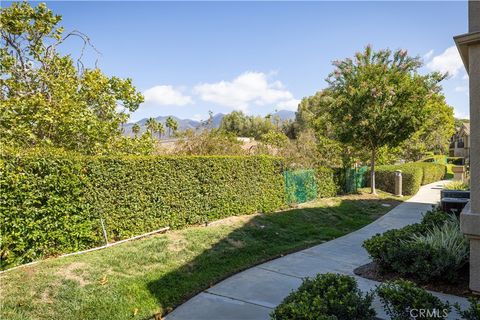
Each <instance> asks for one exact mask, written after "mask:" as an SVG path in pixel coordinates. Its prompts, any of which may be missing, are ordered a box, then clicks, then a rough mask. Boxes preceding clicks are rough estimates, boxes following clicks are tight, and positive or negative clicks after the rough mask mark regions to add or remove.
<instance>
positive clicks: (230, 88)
mask: <svg viewBox="0 0 480 320" xmlns="http://www.w3.org/2000/svg"><path fill="white" fill-rule="evenodd" d="M194 92H195V93H197V94H198V95H199V96H200V98H201V99H202V100H204V101H208V102H213V103H216V104H219V105H222V106H226V107H229V108H232V109H238V110H242V111H247V110H248V108H249V107H250V106H251V105H252V104H254V105H260V106H263V105H274V106H277V107H278V108H282V109H289V110H296V108H297V104H298V102H299V100H296V99H295V97H294V96H293V94H292V93H291V92H290V91H288V90H286V89H285V86H284V85H283V83H281V82H280V81H273V82H270V81H269V76H268V75H266V74H265V73H262V72H245V73H243V74H241V75H239V76H238V77H236V78H235V79H233V80H232V81H220V82H215V83H201V84H199V85H197V86H195V88H194Z"/></svg>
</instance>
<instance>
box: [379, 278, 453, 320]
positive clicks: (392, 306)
mask: <svg viewBox="0 0 480 320" xmlns="http://www.w3.org/2000/svg"><path fill="white" fill-rule="evenodd" d="M377 294H378V296H379V298H380V301H381V302H382V304H383V306H384V309H385V312H386V313H387V315H388V316H389V317H390V319H392V320H411V319H439V318H441V319H443V318H446V316H447V315H448V314H449V312H450V309H451V307H450V306H449V305H448V303H444V302H442V301H441V300H440V299H439V298H437V297H435V296H434V295H432V294H431V293H429V292H428V291H426V290H425V289H422V288H419V287H417V286H416V285H415V284H414V283H413V282H410V281H407V280H396V281H391V282H386V283H383V284H381V285H380V286H378V288H377Z"/></svg>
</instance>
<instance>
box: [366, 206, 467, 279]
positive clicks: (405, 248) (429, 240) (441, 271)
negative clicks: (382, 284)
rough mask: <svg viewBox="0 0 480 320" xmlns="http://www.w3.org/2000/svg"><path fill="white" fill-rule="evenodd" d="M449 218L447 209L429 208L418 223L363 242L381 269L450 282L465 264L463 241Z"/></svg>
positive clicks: (414, 277)
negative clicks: (445, 211) (445, 210)
mask: <svg viewBox="0 0 480 320" xmlns="http://www.w3.org/2000/svg"><path fill="white" fill-rule="evenodd" d="M451 219H452V218H451V216H450V215H448V214H447V213H444V212H442V211H440V210H438V209H436V210H432V211H430V212H429V213H427V214H426V215H425V217H424V218H423V220H422V222H421V223H416V224H412V225H408V226H406V227H404V228H402V229H396V230H389V231H387V232H385V233H383V234H377V235H375V236H373V237H372V238H370V239H368V240H366V241H365V242H364V244H363V246H364V248H365V249H366V250H367V252H368V253H369V255H370V256H371V258H372V259H373V261H375V262H376V263H377V265H378V267H379V268H380V270H381V271H382V272H396V273H398V274H400V275H402V276H405V277H410V278H412V279H417V280H418V281H421V282H427V281H430V280H431V279H435V278H440V277H441V278H442V279H443V280H447V281H451V282H454V281H455V280H456V277H457V275H458V269H459V268H461V267H462V266H463V265H464V264H465V258H466V257H465V250H466V248H465V247H464V245H465V244H466V242H464V240H462V239H463V235H461V233H460V231H459V226H458V223H454V222H452V221H451ZM457 229H458V230H457Z"/></svg>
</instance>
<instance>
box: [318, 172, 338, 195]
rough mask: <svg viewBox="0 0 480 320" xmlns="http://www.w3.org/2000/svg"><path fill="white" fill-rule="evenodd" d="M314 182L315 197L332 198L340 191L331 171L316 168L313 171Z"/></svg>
mask: <svg viewBox="0 0 480 320" xmlns="http://www.w3.org/2000/svg"><path fill="white" fill-rule="evenodd" d="M315 180H316V183H317V197H318V198H326V197H334V196H336V195H337V193H338V191H339V190H340V186H339V185H338V184H337V182H336V181H335V172H334V170H333V169H330V168H326V167H318V168H316V169H315Z"/></svg>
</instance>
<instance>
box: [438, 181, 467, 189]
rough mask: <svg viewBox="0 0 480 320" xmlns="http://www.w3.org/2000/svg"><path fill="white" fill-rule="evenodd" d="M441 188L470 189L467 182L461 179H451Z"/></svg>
mask: <svg viewBox="0 0 480 320" xmlns="http://www.w3.org/2000/svg"><path fill="white" fill-rule="evenodd" d="M443 188H444V189H445V190H464V191H466V190H470V186H469V185H468V184H467V183H465V182H463V181H461V180H458V181H451V182H449V183H447V184H445V185H444V186H443Z"/></svg>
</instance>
